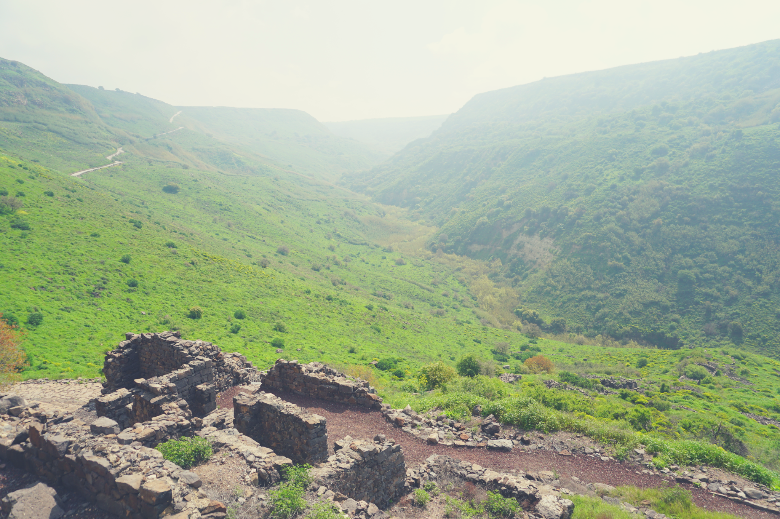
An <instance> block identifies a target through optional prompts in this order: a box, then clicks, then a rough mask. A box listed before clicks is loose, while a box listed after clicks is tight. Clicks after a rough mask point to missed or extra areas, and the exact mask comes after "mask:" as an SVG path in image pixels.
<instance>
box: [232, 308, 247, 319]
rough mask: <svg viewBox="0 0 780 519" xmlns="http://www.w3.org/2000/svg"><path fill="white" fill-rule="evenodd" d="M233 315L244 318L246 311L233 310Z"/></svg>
mask: <svg viewBox="0 0 780 519" xmlns="http://www.w3.org/2000/svg"><path fill="white" fill-rule="evenodd" d="M233 317H235V318H236V319H246V312H244V311H243V310H236V311H235V312H233Z"/></svg>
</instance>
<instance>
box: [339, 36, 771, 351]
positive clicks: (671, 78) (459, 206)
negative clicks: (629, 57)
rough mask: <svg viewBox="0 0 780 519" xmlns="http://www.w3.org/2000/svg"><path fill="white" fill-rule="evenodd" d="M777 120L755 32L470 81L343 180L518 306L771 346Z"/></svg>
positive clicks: (647, 334)
mask: <svg viewBox="0 0 780 519" xmlns="http://www.w3.org/2000/svg"><path fill="white" fill-rule="evenodd" d="M778 123H780V41H771V42H766V43H761V44H757V45H750V46H747V47H742V48H738V49H730V50H726V51H718V52H711V53H708V54H701V55H698V56H693V57H688V58H680V59H675V60H668V61H661V62H655V63H646V64H641V65H632V66H625V67H619V68H615V69H611V70H605V71H599V72H589V73H583V74H576V75H572V76H565V77H559V78H551V79H545V80H542V81H538V82H535V83H531V84H528V85H521V86H516V87H512V88H507V89H503V90H498V91H495V92H487V93H484V94H480V95H477V96H475V97H474V98H473V99H472V100H471V101H469V102H468V103H467V104H466V105H465V106H464V107H463V108H461V109H460V110H459V111H458V112H457V113H455V114H453V115H452V116H450V117H449V118H448V119H447V120H446V121H445V122H444V124H443V125H442V127H441V128H440V129H439V130H437V131H436V132H435V133H434V134H433V135H432V136H431V137H429V138H427V139H423V140H419V141H415V142H414V143H412V144H411V145H409V146H407V147H406V148H405V149H404V150H403V151H401V152H399V153H398V154H397V155H395V156H394V157H392V159H390V160H389V161H388V162H386V163H384V164H382V165H380V166H377V167H376V168H374V169H373V170H371V171H370V172H368V173H362V174H360V175H352V176H350V177H348V178H347V179H346V181H347V182H348V183H349V185H350V186H351V187H353V188H354V189H357V190H362V191H365V192H366V193H369V194H372V195H373V196H374V198H375V199H376V200H378V201H380V202H383V203H387V204H396V205H399V206H402V207H407V208H409V209H411V210H412V212H413V213H412V214H415V215H417V217H418V218H420V219H423V220H424V221H425V222H427V223H428V224H431V225H436V226H440V227H441V234H440V236H439V237H437V238H436V239H435V240H431V241H430V242H429V243H428V247H429V248H430V249H431V250H432V251H435V250H438V249H442V251H443V252H445V253H447V252H449V253H456V254H460V255H467V256H471V257H474V258H479V259H484V260H487V261H491V262H493V263H492V264H493V265H494V267H495V271H494V277H493V280H494V281H495V282H496V283H498V284H499V285H506V286H509V287H513V288H514V290H515V291H516V292H517V294H518V295H519V297H520V299H521V308H520V309H518V312H517V314H518V315H519V316H525V318H533V319H536V318H535V317H533V315H534V314H533V312H534V311H535V312H538V314H539V321H540V322H541V321H542V320H544V323H546V324H547V325H549V323H550V322H551V320H552V319H554V318H557V319H563V320H565V322H566V326H567V328H568V329H569V330H570V331H575V332H583V333H591V334H596V333H605V334H609V335H611V336H613V337H618V338H620V337H623V338H642V339H645V340H648V341H650V342H652V343H654V344H659V345H662V346H669V347H678V346H679V345H680V344H710V345H717V344H730V343H731V342H735V343H738V344H744V345H746V346H749V347H752V348H755V349H759V350H763V351H765V352H769V353H771V354H772V355H774V356H778V355H780V248H779V245H780V244H779V241H780V182H778V174H779V173H780V127H779V125H778ZM507 304H513V303H511V301H510V302H508V303H507ZM507 310H509V311H511V309H507ZM524 312H525V313H524ZM559 324H560V321H559Z"/></svg>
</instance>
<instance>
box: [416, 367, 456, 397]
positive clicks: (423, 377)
mask: <svg viewBox="0 0 780 519" xmlns="http://www.w3.org/2000/svg"><path fill="white" fill-rule="evenodd" d="M455 376H456V372H455V370H454V369H453V368H452V367H451V366H447V365H446V364H444V363H443V362H434V363H433V364H428V365H426V366H423V367H422V368H420V386H422V387H424V388H425V389H427V390H431V389H436V388H437V387H439V386H441V385H442V384H446V383H447V382H449V381H450V380H452V379H453V378H455Z"/></svg>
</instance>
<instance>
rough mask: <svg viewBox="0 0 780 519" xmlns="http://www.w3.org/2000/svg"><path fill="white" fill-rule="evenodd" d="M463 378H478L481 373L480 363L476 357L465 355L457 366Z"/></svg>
mask: <svg viewBox="0 0 780 519" xmlns="http://www.w3.org/2000/svg"><path fill="white" fill-rule="evenodd" d="M455 367H456V368H457V370H458V374H459V375H460V376H462V377H476V376H477V375H479V373H480V366H479V361H478V360H477V359H476V357H474V355H464V356H463V357H461V358H460V360H459V361H458V363H457V364H456V365H455Z"/></svg>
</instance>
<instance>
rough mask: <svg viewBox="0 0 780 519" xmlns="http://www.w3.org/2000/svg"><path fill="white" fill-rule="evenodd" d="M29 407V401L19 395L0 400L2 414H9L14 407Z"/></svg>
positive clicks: (0, 412)
mask: <svg viewBox="0 0 780 519" xmlns="http://www.w3.org/2000/svg"><path fill="white" fill-rule="evenodd" d="M19 406H21V407H27V400H25V399H24V397H21V396H19V395H7V396H4V397H3V398H0V414H8V410H9V409H11V408H12V407H19Z"/></svg>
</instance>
